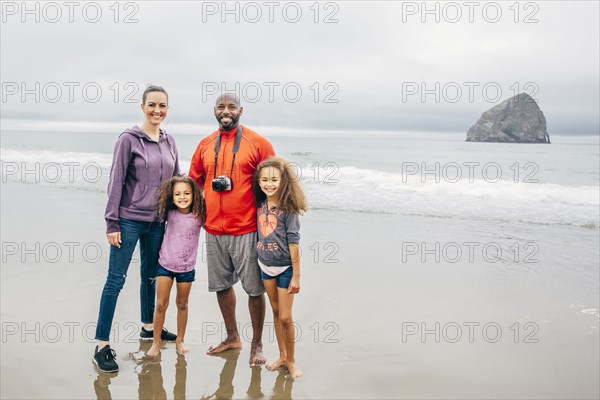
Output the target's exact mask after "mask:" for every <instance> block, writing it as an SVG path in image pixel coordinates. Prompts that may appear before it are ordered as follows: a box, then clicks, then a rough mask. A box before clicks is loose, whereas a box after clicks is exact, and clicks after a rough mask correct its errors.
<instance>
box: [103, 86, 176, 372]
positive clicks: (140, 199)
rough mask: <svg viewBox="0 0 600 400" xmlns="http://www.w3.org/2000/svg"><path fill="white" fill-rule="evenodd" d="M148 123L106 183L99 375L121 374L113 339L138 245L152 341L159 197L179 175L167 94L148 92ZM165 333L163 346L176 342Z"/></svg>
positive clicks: (146, 334)
mask: <svg viewBox="0 0 600 400" xmlns="http://www.w3.org/2000/svg"><path fill="white" fill-rule="evenodd" d="M141 108H142V112H143V114H144V122H143V123H142V124H141V126H139V127H138V126H134V127H133V128H131V129H128V130H126V131H125V132H123V133H122V134H121V135H120V136H119V138H118V139H117V143H116V144H115V149H114V153H113V163H112V168H111V174H110V181H109V183H108V204H107V206H106V213H105V216H104V218H105V219H106V237H107V239H108V242H109V243H110V245H111V246H110V260H109V263H108V276H107V278H106V283H105V284H104V290H103V291H102V297H101V299H100V313H99V315H98V325H97V327H96V340H97V341H98V345H97V346H96V350H95V352H94V357H93V361H94V363H95V364H96V366H97V367H98V369H99V370H100V371H103V372H117V371H118V370H119V366H118V365H117V363H116V361H115V357H116V353H115V351H114V350H113V349H111V348H110V345H109V335H110V330H111V325H112V322H113V317H114V314H115V308H116V305H117V298H118V297H119V292H120V291H121V289H122V288H123V285H124V284H125V277H126V275H127V269H128V268H129V263H130V262H131V258H132V256H133V251H134V249H135V246H136V244H137V242H138V241H139V242H140V260H141V263H140V264H141V265H140V273H141V285H140V306H141V320H142V323H143V324H144V326H143V327H142V330H141V332H140V337H141V339H146V340H152V338H153V331H152V318H153V316H154V302H155V289H156V287H155V282H154V278H155V276H156V266H157V264H158V252H159V250H160V245H161V243H162V240H163V233H164V225H163V224H161V223H160V222H158V219H157V211H156V207H157V199H156V196H157V193H158V189H159V187H160V186H161V183H162V182H163V181H166V180H169V179H170V178H171V177H172V176H174V175H178V174H179V162H178V154H177V147H176V146H175V140H174V139H173V137H172V136H169V135H168V134H167V133H166V132H165V131H164V130H162V129H160V124H161V123H162V122H163V120H164V119H165V117H166V116H167V112H168V110H169V106H168V95H167V92H166V91H165V90H164V89H163V88H162V87H159V86H148V87H147V88H146V90H145V91H144V94H143V96H142V105H141ZM176 338H177V336H176V335H174V334H172V333H170V332H168V331H167V330H166V329H165V330H163V332H162V340H166V341H175V339H176Z"/></svg>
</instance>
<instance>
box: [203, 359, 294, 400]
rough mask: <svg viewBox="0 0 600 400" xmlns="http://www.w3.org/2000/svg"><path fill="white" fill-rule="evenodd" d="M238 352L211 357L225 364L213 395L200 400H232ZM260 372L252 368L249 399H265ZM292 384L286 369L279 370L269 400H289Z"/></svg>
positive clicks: (248, 392) (259, 368) (260, 369)
mask: <svg viewBox="0 0 600 400" xmlns="http://www.w3.org/2000/svg"><path fill="white" fill-rule="evenodd" d="M240 352H241V350H229V351H226V352H224V353H219V354H215V355H214V356H213V357H220V358H222V359H224V360H225V364H223V368H222V370H221V375H219V387H218V388H217V390H216V391H215V392H214V393H213V394H211V395H208V396H203V397H201V399H202V400H209V399H231V398H233V394H234V386H233V378H234V376H235V368H236V366H237V361H238V358H239V357H240ZM262 372H263V369H262V368H261V367H254V368H252V376H251V378H250V385H249V386H248V390H246V394H247V395H248V398H249V399H263V398H264V397H265V394H264V393H263V392H262V387H261V380H262V376H261V374H262ZM293 384H294V380H293V379H291V378H290V376H289V374H288V371H287V369H285V368H281V369H280V370H279V375H277V378H276V380H275V386H274V387H273V394H272V396H271V399H291V398H292V386H293Z"/></svg>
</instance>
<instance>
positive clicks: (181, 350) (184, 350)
mask: <svg viewBox="0 0 600 400" xmlns="http://www.w3.org/2000/svg"><path fill="white" fill-rule="evenodd" d="M175 349H176V350H177V354H182V355H183V354H185V353H187V352H188V351H190V349H188V348H187V347H185V346H184V345H183V342H176V343H175Z"/></svg>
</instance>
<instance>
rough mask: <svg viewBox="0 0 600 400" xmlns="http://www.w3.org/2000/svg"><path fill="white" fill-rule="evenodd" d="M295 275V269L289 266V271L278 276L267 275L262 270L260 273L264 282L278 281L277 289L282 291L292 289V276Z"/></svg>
mask: <svg viewBox="0 0 600 400" xmlns="http://www.w3.org/2000/svg"><path fill="white" fill-rule="evenodd" d="M293 275H294V268H293V267H292V266H289V267H288V269H286V270H285V271H283V272H282V273H280V274H279V275H277V276H271V275H267V274H265V273H264V272H263V271H262V270H261V271H260V277H261V278H262V280H263V281H270V280H272V279H277V287H278V288H280V289H287V288H289V287H290V282H291V281H292V276H293Z"/></svg>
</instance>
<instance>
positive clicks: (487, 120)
mask: <svg viewBox="0 0 600 400" xmlns="http://www.w3.org/2000/svg"><path fill="white" fill-rule="evenodd" d="M466 141H467V142H501V143H550V136H549V135H548V132H546V117H544V113H543V112H542V111H541V110H540V108H539V107H538V105H537V103H536V102H535V100H534V99H532V98H531V96H529V95H528V94H527V93H521V94H519V95H517V96H514V97H511V98H510V99H507V100H504V101H503V102H502V103H500V104H498V105H497V106H495V107H492V108H491V109H489V110H487V111H486V112H484V113H483V114H481V118H479V120H478V121H477V122H476V123H475V125H473V126H472V127H471V128H470V129H469V131H468V132H467V140H466Z"/></svg>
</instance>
